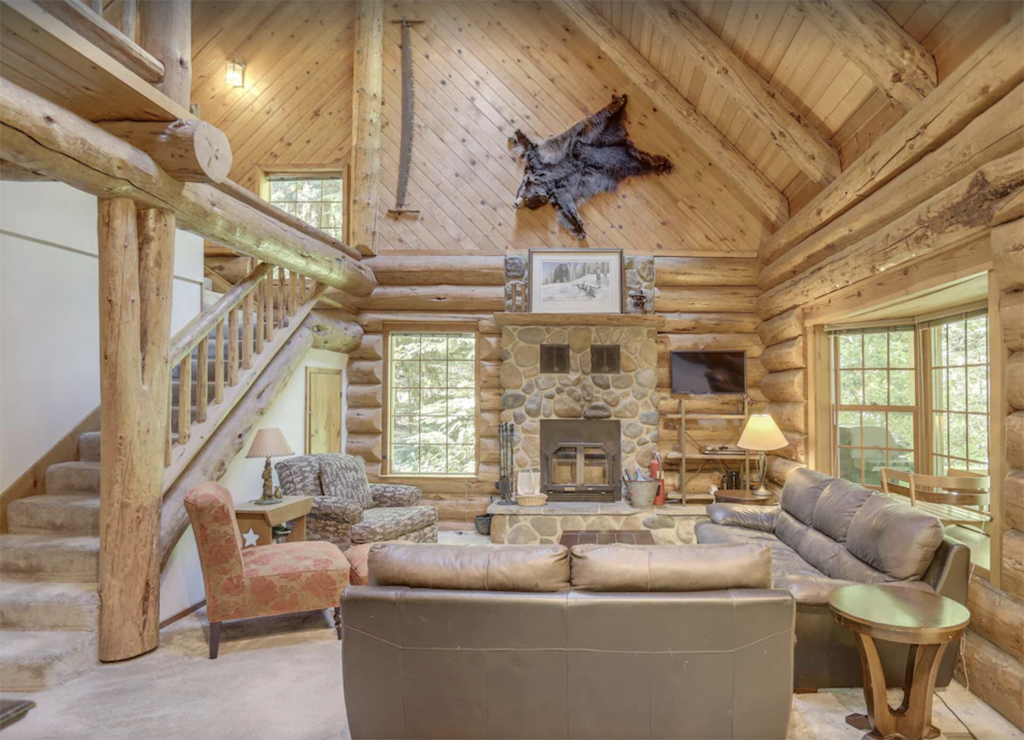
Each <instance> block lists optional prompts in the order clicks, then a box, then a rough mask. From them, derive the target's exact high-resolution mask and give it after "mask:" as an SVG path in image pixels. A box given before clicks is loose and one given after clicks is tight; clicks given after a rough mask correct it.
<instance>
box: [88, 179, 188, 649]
mask: <svg viewBox="0 0 1024 740" xmlns="http://www.w3.org/2000/svg"><path fill="white" fill-rule="evenodd" d="M174 226H175V221H174V215H173V214H172V213H171V212H169V211H166V210H158V209H148V210H144V211H137V209H136V205H135V202H134V201H132V200H131V199H129V198H112V199H107V200H101V201H100V204H99V268H100V289H99V297H100V394H101V414H102V418H103V433H102V435H101V438H100V440H101V441H100V444H101V450H100V459H101V467H100V560H99V594H100V621H99V627H100V629H99V658H100V660H103V661H114V660H124V659H126V658H132V657H135V656H137V655H141V654H142V653H145V652H148V651H149V650H152V649H153V648H155V647H156V646H157V642H158V637H159V613H160V612H159V603H160V560H159V533H160V502H161V491H162V484H163V472H164V444H165V439H166V435H167V419H168V413H169V403H170V367H169V357H168V352H169V347H170V322H171V292H172V287H173V285H172V284H173V267H174Z"/></svg>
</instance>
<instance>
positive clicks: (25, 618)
mask: <svg viewBox="0 0 1024 740" xmlns="http://www.w3.org/2000/svg"><path fill="white" fill-rule="evenodd" d="M99 605H100V599H99V594H98V593H97V591H96V584H95V583H59V582H58V583H42V582H39V581H35V580H27V579H20V578H16V577H13V576H4V578H3V580H2V581H0V629H3V630H5V631H7V630H22V631H30V632H38V631H41V630H56V631H64V632H95V630H96V626H97V621H98V619H99ZM2 668H3V666H2V665H0V669H2Z"/></svg>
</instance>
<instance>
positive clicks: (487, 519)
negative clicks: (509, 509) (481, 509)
mask: <svg viewBox="0 0 1024 740" xmlns="http://www.w3.org/2000/svg"><path fill="white" fill-rule="evenodd" d="M473 524H474V525H475V526H476V531H477V534H482V535H489V534H490V533H491V515H490V514H478V515H477V516H475V517H473Z"/></svg>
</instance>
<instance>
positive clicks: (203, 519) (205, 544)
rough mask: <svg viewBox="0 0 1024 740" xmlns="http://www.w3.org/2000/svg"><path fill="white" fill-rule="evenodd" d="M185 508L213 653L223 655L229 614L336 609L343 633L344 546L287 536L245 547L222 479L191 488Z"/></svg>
mask: <svg viewBox="0 0 1024 740" xmlns="http://www.w3.org/2000/svg"><path fill="white" fill-rule="evenodd" d="M185 509H186V510H187V511H188V517H189V519H190V520H191V522H192V530H193V531H194V532H195V535H196V546H197V548H198V550H199V563H200V565H201V566H202V568H203V586H204V587H205V589H206V616H207V618H208V619H209V620H210V658H216V657H217V646H218V644H219V642H220V625H221V622H223V621H224V620H225V619H242V618H246V617H271V616H274V615H276V614H288V613H290V612H303V611H313V610H317V609H334V625H335V629H337V631H338V639H339V640H340V639H341V614H340V607H339V604H340V603H341V592H342V591H343V590H344V589H345V587H346V586H348V583H349V571H350V567H349V563H348V560H346V559H345V556H344V555H342V554H341V550H339V549H338V548H337V547H335V546H334V545H332V544H330V543H329V542H287V543H284V544H281V545H264V546H263V547H249V548H246V549H244V550H243V549H242V535H241V533H240V532H239V531H238V522H237V521H236V519H235V506H234V502H233V501H232V499H231V494H230V493H228V490H227V489H226V488H224V487H223V486H220V485H218V484H216V483H203V484H201V485H199V486H196V487H195V488H193V489H192V490H191V491H189V492H188V494H187V495H186V496H185Z"/></svg>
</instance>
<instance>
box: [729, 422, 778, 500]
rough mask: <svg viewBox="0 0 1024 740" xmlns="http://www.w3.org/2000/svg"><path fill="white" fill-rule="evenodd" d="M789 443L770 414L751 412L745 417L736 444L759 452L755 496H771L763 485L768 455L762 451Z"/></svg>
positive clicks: (742, 448) (743, 448)
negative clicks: (745, 422)
mask: <svg viewBox="0 0 1024 740" xmlns="http://www.w3.org/2000/svg"><path fill="white" fill-rule="evenodd" d="M788 444H789V440H788V439H786V435H785V434H783V433H782V430H781V429H779V425H778V424H776V423H775V419H773V418H772V416H771V414H751V415H750V418H749V419H747V424H746V426H744V427H743V433H742V434H741V435H740V441H739V442H737V443H736V446H737V447H739V448H740V449H741V450H750V451H752V452H759V453H761V454H760V455H759V456H758V458H757V490H756V491H754V495H755V496H771V492H770V491H769V490H768V489H766V488H765V487H764V478H765V475H766V474H767V473H768V456H767V455H765V454H764V453H765V452H767V451H769V450H778V449H780V448H782V447H785V446H786V445H788Z"/></svg>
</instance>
